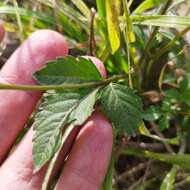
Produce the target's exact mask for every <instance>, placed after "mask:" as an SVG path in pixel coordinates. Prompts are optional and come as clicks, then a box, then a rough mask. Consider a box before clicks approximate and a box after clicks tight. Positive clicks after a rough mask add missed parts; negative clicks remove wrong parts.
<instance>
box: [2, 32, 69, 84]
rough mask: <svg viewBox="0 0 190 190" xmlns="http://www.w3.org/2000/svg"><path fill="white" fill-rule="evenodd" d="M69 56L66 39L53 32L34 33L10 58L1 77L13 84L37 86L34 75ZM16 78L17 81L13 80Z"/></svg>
mask: <svg viewBox="0 0 190 190" xmlns="http://www.w3.org/2000/svg"><path fill="white" fill-rule="evenodd" d="M67 54H68V44H67V42H66V40H65V38H64V37H63V36H62V35H61V34H59V33H57V32H55V31H52V30H38V31H36V32H34V33H33V34H32V35H31V36H30V37H29V38H28V39H27V40H26V41H25V42H24V43H23V44H22V46H21V47H19V48H18V49H17V51H16V52H15V53H14V54H13V55H12V56H11V57H10V59H9V60H8V61H7V63H6V64H5V66H4V67H3V69H2V70H1V76H2V77H4V78H9V79H10V78H11V80H14V81H9V82H12V83H22V84H35V80H34V79H33V78H32V75H33V73H34V72H35V71H37V70H39V69H40V68H41V67H42V66H44V65H45V64H46V62H47V61H50V60H54V59H56V57H59V56H66V55H67ZM13 76H16V79H15V78H14V79H12V78H13Z"/></svg>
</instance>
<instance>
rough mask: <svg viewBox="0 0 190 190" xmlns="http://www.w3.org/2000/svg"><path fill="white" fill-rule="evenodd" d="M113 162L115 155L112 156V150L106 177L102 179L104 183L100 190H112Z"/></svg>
mask: <svg viewBox="0 0 190 190" xmlns="http://www.w3.org/2000/svg"><path fill="white" fill-rule="evenodd" d="M114 162H115V156H114V153H113V152H112V156H111V160H110V164H109V168H108V171H107V174H106V177H105V179H104V184H103V187H102V190H112V179H113V170H114Z"/></svg>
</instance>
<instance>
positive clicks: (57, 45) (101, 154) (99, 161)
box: [0, 23, 112, 190]
mask: <svg viewBox="0 0 190 190" xmlns="http://www.w3.org/2000/svg"><path fill="white" fill-rule="evenodd" d="M3 35H4V30H3V27H2V24H1V23H0V40H1V39H2V37H3ZM67 53H68V46H67V44H66V42H65V39H64V38H63V37H62V36H61V35H60V34H58V33H56V32H53V31H50V30H41V31H37V32H35V33H34V34H32V35H31V37H30V38H29V39H28V40H27V41H26V42H25V43H24V44H23V45H22V46H21V47H19V48H18V49H17V50H16V51H15V53H14V54H13V55H12V56H11V57H10V59H9V60H8V61H7V63H6V64H5V66H4V67H3V68H2V70H1V71H0V83H14V84H29V85H34V84H36V82H35V80H34V79H33V78H32V74H33V73H34V72H35V71H36V70H38V69H40V68H41V67H42V66H43V65H44V64H45V62H47V61H48V60H53V59H55V58H56V57H58V56H65V55H67ZM92 61H93V62H94V63H95V64H96V65H97V68H98V69H99V71H100V72H101V74H102V75H104V76H105V68H104V66H103V64H102V63H101V62H100V61H99V60H97V59H96V58H92ZM41 95H42V93H40V92H26V91H7V90H0V99H1V101H0V164H1V167H0V189H1V190H39V189H40V187H41V184H42V181H43V178H44V175H45V172H46V169H47V166H44V167H43V168H42V169H41V170H40V171H39V172H37V173H35V174H33V160H32V136H33V128H32V127H31V128H30V130H29V131H28V132H27V134H26V135H25V137H24V139H23V140H22V141H21V143H20V144H19V145H18V146H17V147H16V148H14V151H13V152H12V153H11V154H10V155H9V156H8V158H7V159H5V157H6V155H7V153H8V152H9V151H10V149H11V147H12V145H13V144H14V142H15V140H16V138H17V137H18V135H19V134H20V132H21V130H22V129H23V127H24V125H25V123H26V122H27V119H28V118H29V116H30V115H31V113H32V112H33V111H34V109H35V106H36V104H37V102H38V100H39V99H40V97H41ZM74 140H75V141H74ZM73 142H74V144H73ZM72 144H73V146H72V149H71V145H72ZM111 150H112V128H111V125H110V124H109V122H108V121H107V120H106V119H105V118H104V117H103V116H102V115H101V114H100V113H98V112H96V113H94V114H93V115H92V116H91V117H90V118H89V120H88V121H87V122H86V123H85V124H84V126H82V127H81V129H80V131H78V129H77V128H75V129H74V130H73V132H72V133H71V135H70V136H69V138H68V140H67V142H66V143H65V145H64V147H63V150H62V152H61V156H60V157H59V158H58V162H57V163H56V167H55V169H54V171H53V174H56V172H57V171H58V169H59V168H61V167H62V166H63V162H64V160H65V158H66V156H67V155H68V152H70V155H69V157H68V159H67V161H66V164H65V166H64V170H63V172H62V173H61V176H60V178H59V180H58V182H57V185H56V190H76V189H77V190H99V189H100V187H101V184H102V182H103V179H104V177H105V173H106V170H107V167H108V163H109V159H110V155H111Z"/></svg>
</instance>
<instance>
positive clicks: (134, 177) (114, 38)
mask: <svg viewBox="0 0 190 190" xmlns="http://www.w3.org/2000/svg"><path fill="white" fill-rule="evenodd" d="M189 15H190V1H189V0H173V1H172V0H144V1H143V0H134V1H133V0H129V1H128V2H127V1H126V0H115V1H112V0H105V1H103V0H96V1H95V0H65V1H64V0H17V1H16V0H1V2H0V18H1V19H2V20H4V22H5V28H6V31H7V34H6V38H5V40H4V42H3V44H2V45H1V58H0V64H1V65H3V64H4V63H5V61H6V60H7V58H8V57H9V56H10V55H11V53H12V52H13V51H14V50H15V48H16V47H18V46H19V45H20V44H21V43H22V42H23V41H24V40H25V39H26V38H27V37H28V36H29V35H30V34H31V33H32V32H34V31H36V30H38V29H53V30H56V31H58V32H60V33H62V34H64V35H65V37H66V39H67V41H68V43H69V48H70V54H72V55H74V56H75V55H84V54H89V55H94V56H97V57H98V58H100V59H101V60H102V61H103V62H104V64H105V66H106V69H107V71H108V74H109V75H114V74H123V73H124V74H126V75H127V76H128V78H127V81H128V83H127V84H126V85H129V86H130V87H131V88H134V89H135V90H136V91H137V92H138V94H139V95H140V96H141V97H142V100H143V103H144V113H143V117H144V121H143V122H142V124H141V126H139V131H138V132H134V135H133V136H129V135H128V134H127V133H123V134H117V138H116V142H115V149H114V155H115V164H114V166H115V167H114V174H113V177H112V179H111V182H112V185H113V189H115V190H156V189H161V190H173V189H176V190H188V189H190V164H189V163H190V128H189V124H190V83H189V81H190V46H189V43H190V33H189V29H190V16H189Z"/></svg>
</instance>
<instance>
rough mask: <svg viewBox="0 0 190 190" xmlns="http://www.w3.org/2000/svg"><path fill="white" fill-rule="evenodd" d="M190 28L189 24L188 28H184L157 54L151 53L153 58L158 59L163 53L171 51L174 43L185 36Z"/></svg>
mask: <svg viewBox="0 0 190 190" xmlns="http://www.w3.org/2000/svg"><path fill="white" fill-rule="evenodd" d="M189 30H190V26H188V27H187V28H185V29H184V30H182V31H181V32H180V33H179V34H178V35H177V36H176V37H175V38H174V39H173V40H171V41H170V42H169V43H168V44H167V45H165V46H164V47H163V48H162V49H160V50H159V51H158V52H157V53H156V55H151V57H152V58H154V59H157V58H159V57H160V56H161V55H162V54H164V53H165V52H167V51H169V50H170V49H171V48H172V47H173V45H174V44H175V42H176V41H177V40H178V39H179V38H181V37H182V36H184V34H186V33H187V32H188V31H189Z"/></svg>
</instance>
